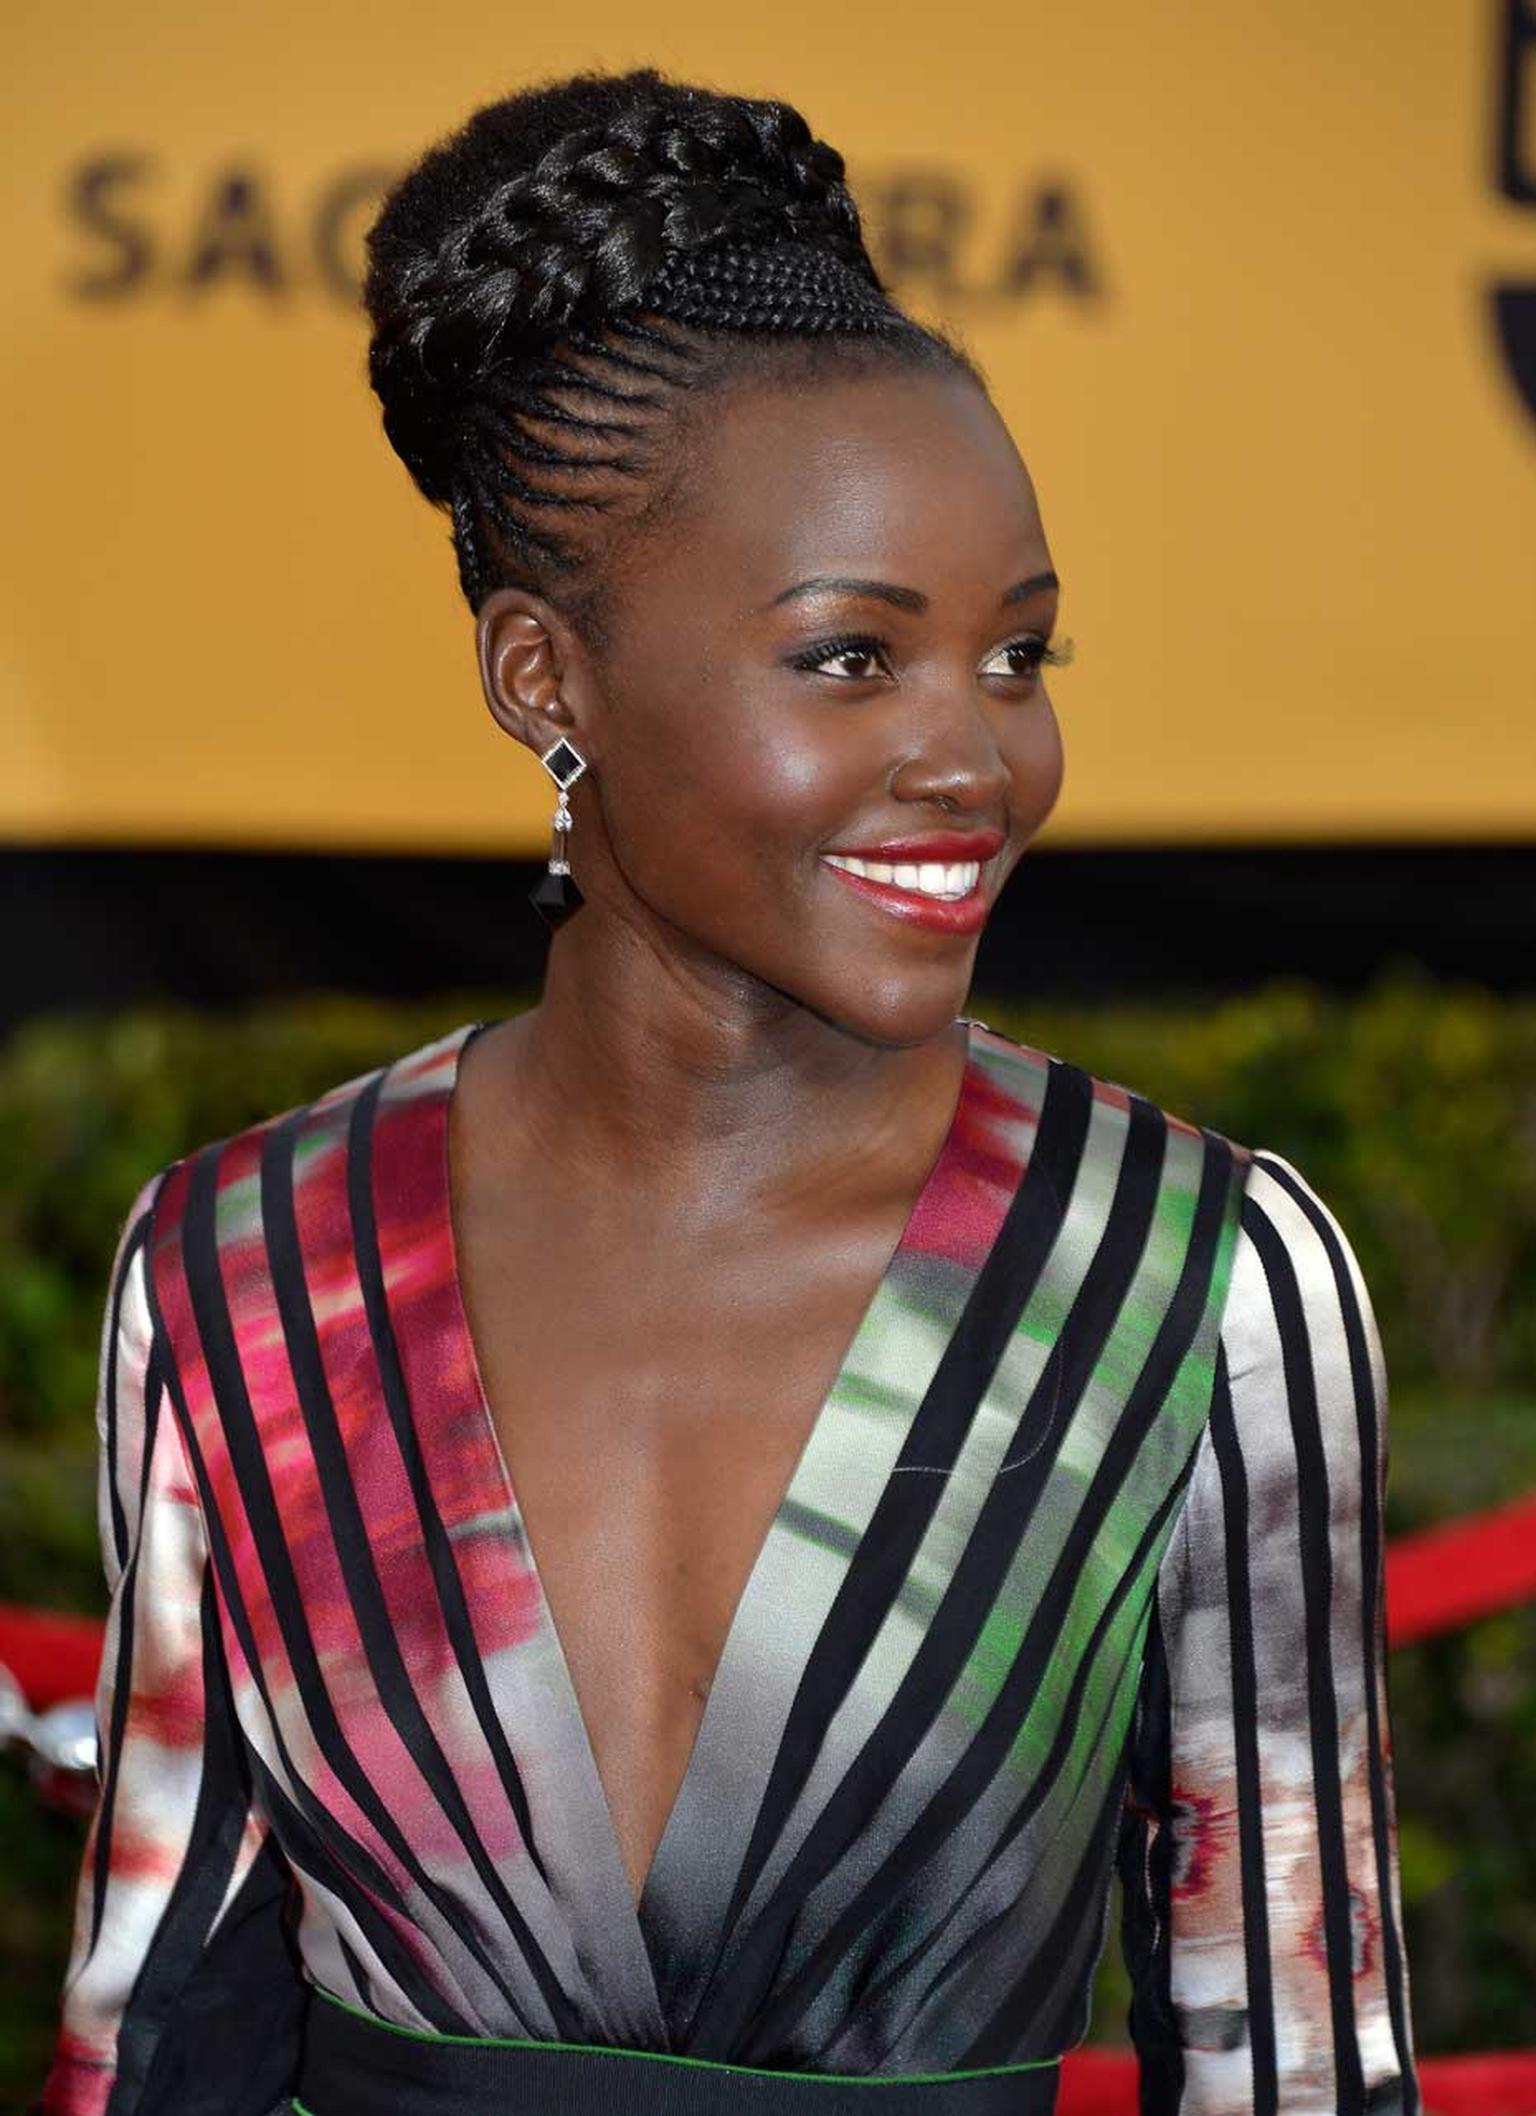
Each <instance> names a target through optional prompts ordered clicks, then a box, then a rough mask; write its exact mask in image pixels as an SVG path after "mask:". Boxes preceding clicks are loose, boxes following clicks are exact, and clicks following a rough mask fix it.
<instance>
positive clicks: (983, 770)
mask: <svg viewBox="0 0 1536 2116" xmlns="http://www.w3.org/2000/svg"><path fill="white" fill-rule="evenodd" d="M1012 780H1013V773H1012V771H1011V770H1010V769H1009V765H1008V760H1007V758H1006V757H1005V756H1004V755H1003V752H1002V749H1001V747H1000V746H999V743H998V740H997V734H996V731H995V730H994V728H993V726H992V724H991V719H990V717H989V715H988V714H987V712H986V711H985V710H984V709H983V707H982V706H981V705H980V704H979V703H978V701H977V700H976V699H975V698H974V697H972V698H968V699H965V700H964V701H961V700H959V699H951V700H947V701H942V702H941V701H940V700H938V699H936V698H931V699H930V700H928V701H927V710H925V711H924V712H922V713H921V714H920V715H919V716H918V718H917V722H916V727H915V730H914V735H913V740H912V743H911V747H910V748H909V750H908V753H907V755H905V756H904V757H903V758H902V759H901V761H900V762H899V763H898V764H897V765H896V766H895V767H894V769H893V770H892V771H891V773H890V775H889V777H888V779H887V781H886V785H887V787H888V789H889V791H890V794H891V797H892V798H893V799H894V800H898V801H913V802H917V801H933V802H936V803H937V804H938V805H939V806H940V807H941V808H945V809H948V810H950V811H951V812H952V813H953V812H960V813H964V812H966V811H969V810H976V811H978V812H980V813H982V814H985V815H988V816H992V817H996V816H998V815H999V814H1000V813H1001V812H1002V809H1003V806H1004V802H1005V798H1006V796H1007V793H1008V789H1009V787H1010V785H1011V784H1012Z"/></svg>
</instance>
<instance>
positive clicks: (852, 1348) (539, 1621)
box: [429, 1015, 984, 1935]
mask: <svg viewBox="0 0 1536 2116" xmlns="http://www.w3.org/2000/svg"><path fill="white" fill-rule="evenodd" d="M957 1019H958V1020H959V1021H960V1022H962V1023H963V1024H964V1026H965V1031H966V1043H965V1056H964V1062H963V1064H962V1067H961V1072H960V1083H959V1087H958V1089H957V1092H956V1095H955V1100H954V1105H953V1108H952V1109H951V1111H950V1117H949V1122H948V1125H947V1126H946V1128H945V1131H944V1136H943V1139H942V1140H941V1142H940V1145H939V1149H938V1151H937V1153H936V1154H935V1155H934V1157H933V1160H932V1162H931V1163H930V1164H929V1168H928V1172H927V1174H926V1175H925V1176H924V1177H923V1179H922V1181H921V1183H920V1184H919V1185H918V1188H917V1191H916V1193H915V1194H914V1196H913V1199H912V1202H911V1204H910V1206H909V1208H908V1211H907V1215H906V1218H905V1220H904V1222H903V1224H902V1229H901V1232H900V1234H899V1236H898V1237H897V1240H896V1244H895V1247H894V1248H893V1249H892V1251H891V1253H890V1255H889V1256H888V1258H887V1259H886V1262H885V1265H884V1268H883V1269H882V1271H881V1273H880V1276H879V1278H878V1279H877V1281H876V1283H875V1286H874V1289H873V1291H872V1292H871V1294H870V1296H869V1298H868V1300H867V1301H866V1302H865V1304H864V1307H863V1309H862V1311H861V1313H860V1316H859V1320H858V1322H857V1324H856V1326H855V1328H854V1331H853V1334H852V1336H851V1337H850V1338H849V1340H848V1342H847V1344H846V1345H845V1347H844V1350H843V1354H842V1357H841V1359H840V1360H839V1362H838V1366H837V1371H836V1373H835V1375H834V1376H833V1379H832V1381H831V1384H830V1385H829V1387H828V1389H827V1391H826V1393H825V1394H824V1396H823V1397H822V1399H821V1402H820V1404H819V1406H818V1408H817V1410H816V1412H815V1414H814V1416H813V1417H812V1419H811V1421H810V1424H809V1426H808V1427H807V1430H806V1433H805V1437H804V1439H803V1441H802V1443H801V1446H800V1450H799V1452H798V1454H797V1456H796V1459H795V1463H794V1467H793V1469H792V1470H791V1472H790V1475H789V1478H788V1481H787V1482H786V1484H785V1486H784V1488H783V1490H782V1492H781V1493H780V1496H779V1501H778V1504H777V1506H776V1507H775V1509H774V1511H773V1513H772V1514H771V1515H770V1516H769V1519H768V1525H767V1528H766V1530H765V1532H764V1534H763V1536H762V1538H761V1540H760V1541H759V1543H758V1547H757V1550H756V1552H755V1553H754V1555H753V1558H752V1562H751V1564H750V1566H749V1567H748V1569H747V1572H746V1575H745V1577H744V1579H743V1582H742V1585H741V1588H740V1590H739V1592H738V1594H737V1597H736V1601H735V1605H734V1607H733V1609H732V1612H731V1616H730V1620H729V1622H728V1624H727V1626H726V1631H725V1637H724V1639H723V1641H722V1644H721V1648H720V1654H719V1658H718V1659H717V1661H716V1663H715V1668H714V1671H713V1674H712V1676H711V1678H710V1682H709V1686H708V1689H707V1691H706V1693H705V1699H704V1709H703V1711H702V1712H701V1714H700V1716H699V1722H698V1725H697V1726H696V1728H695V1730H694V1738H693V1743H692V1746H691V1748H690V1750H689V1753H688V1757H687V1761H686V1762H685V1764H684V1766H683V1772H682V1776H681V1778H680V1779H679V1781H678V1783H677V1786H676V1788H675V1790H674V1792H673V1796H672V1800H671V1803H670V1805H669V1807H668V1810H667V1816H666V1820H665V1822H664V1823H663V1825H662V1830H661V1834H660V1836H659V1837H658V1839H657V1841H656V1845H655V1847H654V1849H653V1851H652V1854H651V1860H650V1864H649V1866H648V1867H647V1869H646V1873H645V1877H644V1880H643V1881H642V1883H641V1888H640V1894H639V1896H638V1898H637V1897H636V1896H635V1894H634V1890H633V1888H632V1886H631V1883H630V1880H629V1875H628V1869H627V1868H626V1866H625V1864H624V1857H623V1848H622V1845H621V1842H620V1838H619V1832H618V1828H617V1825H616V1823H615V1821H614V1815H613V1809H612V1805H611V1803H610V1801H609V1798H608V1792H607V1788H606V1786H605V1785H604V1784H603V1781H602V1774H601V1772H600V1771H599V1770H598V1767H597V1752H596V1750H595V1748H594V1746H593V1743H592V1737H591V1731H590V1729H589V1727H588V1724H587V1719H586V1715H585V1713H584V1712H583V1710H582V1706H581V1700H580V1697H579V1695H578V1693H577V1690H576V1685H575V1682H574V1680H573V1678H572V1675H571V1668H570V1663H569V1661H568V1659H567V1657H566V1652H565V1646H564V1642H563V1640H562V1639H561V1636H560V1631H559V1626H558V1625H557V1624H556V1622H555V1617H554V1611H553V1608H552V1606H551V1603H550V1600H549V1596H548V1594H547V1592H546V1590H545V1585H544V1577H543V1573H542V1571H541V1569H540V1565H539V1560H538V1553H537V1550H536V1547H535V1544H534V1539H533V1536H532V1533H531V1532H530V1529H529V1525H528V1520H527V1516H526V1515H525V1514H524V1512H523V1509H522V1504H521V1501H520V1500H519V1498H518V1496H517V1490H516V1486H515V1484H514V1482H513V1479H512V1473H511V1470H510V1467H509V1465H508V1462H507V1458H506V1454H505V1451H504V1449H503V1447H502V1444H501V1436H500V1434H499V1433H498V1431H497V1429H496V1421H495V1418H494V1416H493V1415H492V1411H491V1404H490V1395H489V1391H488V1390H487V1388H486V1385H485V1375H484V1370H483V1368H482V1367H481V1364H480V1358H479V1353H478V1351H477V1349H476V1346H475V1340H474V1333H473V1331H472V1330H471V1328H470V1322H469V1308H468V1303H467V1301H466V1299H465V1295H464V1280H463V1275H462V1273H461V1270H460V1257H459V1247H458V1237H457V1234H456V1232H455V1229H454V1223H453V1175H452V1166H451V1161H450V1156H449V1114H450V1110H451V1107H452V1102H453V1096H454V1092H455V1090H456V1088H457V1086H458V1080H459V1071H460V1066H461V1064H462V1061H463V1057H464V1053H465V1051H466V1050H467V1049H468V1048H469V1045H470V1044H471V1043H472V1042H473V1041H474V1040H475V1038H476V1037H477V1036H478V1035H480V1034H481V1033H482V1032H483V1031H484V1030H485V1029H487V1028H494V1027H497V1026H499V1019H498V1020H485V1021H475V1022H470V1023H467V1024H466V1025H465V1026H464V1028H462V1029H461V1030H459V1031H458V1032H457V1034H458V1041H457V1043H456V1044H455V1045H454V1046H453V1047H452V1049H451V1052H450V1057H449V1063H448V1066H447V1068H446V1071H445V1074H444V1077H443V1081H442V1086H441V1089H440V1092H439V1093H438V1095H436V1096H435V1097H432V1098H431V1101H430V1105H429V1106H430V1107H431V1109H432V1111H433V1114H434V1117H435V1120H436V1124H437V1130H438V1153H437V1156H436V1160H435V1163H434V1176H435V1193H434V1196H433V1200H432V1210H433V1214H434V1216H435V1219H436V1225H435V1226H434V1227H433V1228H432V1229H431V1230H430V1232H431V1234H432V1236H433V1237H434V1246H435V1247H437V1249H438V1253H439V1254H440V1255H441V1257H442V1258H443V1259H444V1260H445V1271H446V1286H445V1292H446V1296H447V1307H448V1318H449V1328H450V1330H451V1332H452V1334H453V1335H454V1336H455V1337H456V1338H457V1340H458V1342H457V1345H456V1346H455V1347H454V1350H455V1352H456V1354H457V1358H458V1361H459V1363H460V1365H461V1367H462V1370H463V1371H464V1372H465V1373H466V1374H467V1375H468V1376H469V1379H470V1385H471V1388H472V1391H473V1394H474V1397H475V1399H476V1400H475V1402H474V1404H473V1405H472V1406H471V1412H472V1416H473V1418H474V1421H475V1424H476V1427H477V1429H478V1430H477V1438H478V1440H479V1442H480V1444H481V1445H482V1447H483V1448H484V1450H485V1452H486V1455H487V1457H488V1459H489V1460H490V1461H491V1462H492V1463H493V1464H494V1465H495V1474H496V1477H497V1481H498V1483H499V1487H500V1491H499V1497H500V1499H501V1501H502V1503H503V1506H504V1509H505V1515H506V1517H507V1518H508V1519H509V1520H510V1522H511V1523H512V1524H513V1529H514V1534H515V1539H516V1542H517V1549H516V1551H515V1553H509V1556H510V1555H515V1558H516V1560H517V1563H518V1565H519V1566H520V1568H521V1569H522V1571H523V1572H524V1573H525V1574H526V1577H527V1582H528V1588H529V1592H530V1596H531V1600H532V1605H533V1607H532V1622H533V1625H534V1627H535V1628H536V1630H537V1632H538V1634H539V1641H540V1643H541V1645H542V1646H543V1648H544V1653H545V1657H546V1659H547V1662H548V1665H549V1666H550V1667H551V1669H552V1670H553V1671H554V1674H555V1677H556V1683H557V1688H558V1690H559V1693H560V1694H559V1697H558V1700H557V1709H558V1711H559V1713H560V1714H561V1716H562V1717H563V1719H564V1720H565V1722H566V1724H565V1726H564V1727H563V1728H562V1729H561V1730H560V1731H561V1733H562V1735H563V1736H564V1738H566V1739H567V1740H568V1741H569V1742H570V1744H571V1745H572V1748H573V1749H574V1751H575V1753H576V1754H577V1755H578V1756H579V1758H580V1762H581V1767H582V1769H583V1770H584V1771H586V1772H589V1773H590V1778H591V1783H592V1785H593V1787H594V1792H595V1804H596V1806H597V1807H598V1808H599V1809H600V1811H601V1816H602V1824H603V1829H604V1837H605V1841H604V1844H603V1847H602V1855H603V1858H604V1860H605V1862H609V1863H610V1864H611V1867H612V1868H613V1869H615V1870H616V1872H617V1876H618V1881H619V1884H620V1886H621V1888H622V1893H623V1896H624V1898H625V1899H626V1900H627V1902H628V1904H629V1907H630V1911H631V1914H632V1916H633V1917H634V1919H635V1921H636V1924H637V1925H638V1926H639V1927H640V1928H641V1930H642V1935H643V1929H644V1926H645V1923H646V1911H647V1907H648V1905H649V1904H650V1902H651V1901H652V1899H653V1898H654V1896H655V1895H656V1893H657V1888H658V1885H659V1883H660V1882H661V1881H662V1880H663V1879H664V1870H665V1864H666V1860H667V1857H668V1853H669V1848H670V1847H673V1846H675V1843H676V1840H677V1837H678V1830H677V1828H676V1826H675V1825H677V1823H678V1821H679V1818H680V1816H681V1815H682V1814H683V1812H684V1810H685V1807H686V1806H687V1804H688V1800H689V1796H690V1795H691V1794H692V1793H693V1791H694V1787H695V1782H696V1780H697V1777H698V1774H699V1770H700V1768H701V1765H702V1762H703V1760H704V1758H705V1757H706V1756H707V1755H708V1753H709V1749H710V1740H709V1737H711V1736H712V1735H713V1734H714V1733H715V1731H716V1729H717V1727H718V1725H719V1723H720V1721H721V1719H722V1717H723V1716H726V1715H729V1713H730V1711H731V1703H732V1700H731V1695H730V1691H731V1687H732V1686H731V1681H730V1677H731V1674H732V1672H733V1652H732V1648H733V1646H734V1645H735V1643H736V1642H737V1641H738V1640H739V1639H740V1637H741V1635H742V1633H743V1631H744V1629H745V1627H746V1625H747V1623H748V1621H749V1619H750V1617H751V1615H752V1613H753V1609H754V1604H755V1599H756V1595H757V1593H758V1592H759V1591H761V1589H760V1581H761V1576H762V1573H763V1570H764V1562H765V1558H766V1556H767V1552H768V1549H769V1545H770V1543H771V1541H772V1539H773V1533H774V1527H775V1524H776V1523H777V1522H779V1521H780V1520H781V1519H782V1518H783V1517H784V1515H785V1512H786V1509H790V1508H793V1507H794V1505H795V1503H796V1500H797V1496H798V1494H799V1493H800V1491H801V1489H802V1488H803V1487H805V1486H807V1485H809V1484H811V1483H813V1482H814V1481H815V1479H816V1476H817V1471H818V1462H819V1458H820V1456H821V1455H822V1453H823V1452H824V1451H825V1450H826V1449H827V1448H828V1446H829V1445H830V1427H831V1425H832V1423H833V1420H834V1414H835V1410H836V1407H837V1405H838V1403H839V1400H840V1399H841V1398H842V1397H843V1396H844V1394H845V1391H846V1385H847V1383H848V1381H849V1377H850V1376H851V1374H852V1373H853V1372H854V1371H855V1369H856V1367H857V1365H858V1364H859V1361H860V1358H861V1355H862V1353H863V1351H864V1349H865V1341H866V1339H867V1338H868V1336H869V1334H870V1332H871V1330H872V1329H873V1328H874V1327H875V1325H876V1322H877V1318H878V1317H879V1314H880V1311H881V1307H882V1300H883V1296H884V1295H885V1293H886V1291H887V1289H888V1288H889V1287H890V1285H891V1283H892V1281H893V1279H894V1277H895V1275H896V1274H897V1272H898V1270H899V1269H900V1267H901V1265H902V1263H903V1261H904V1259H905V1258H906V1256H907V1253H908V1251H909V1249H910V1247H911V1245H912V1242H913V1237H914V1233H915V1231H916V1230H917V1229H918V1228H919V1227H920V1226H921V1225H922V1224H923V1223H924V1222H925V1220H926V1218H927V1216H928V1212H929V1208H930V1207H931V1205H932V1203H933V1201H934V1198H935V1195H936V1193H937V1192H938V1191H939V1189H940V1188H941V1186H942V1185H943V1184H944V1182H945V1181H946V1179H947V1177H948V1173H949V1169H950V1166H951V1163H952V1162H953V1160H954V1159H955V1156H956V1153H957V1150H958V1146H959V1142H960V1141H961V1139H962V1138H963V1135H964V1131H965V1112H966V1106H967V1102H968V1100H969V1098H970V1096H971V1093H972V1090H973V1084H974V1081H975V1076H976V1072H977V1054H976V1030H977V1029H978V1028H981V1027H984V1024H983V1023H981V1022H978V1021H977V1020H975V1018H974V1017H972V1016H969V1015H960V1016H958V1017H957Z"/></svg>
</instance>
